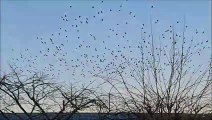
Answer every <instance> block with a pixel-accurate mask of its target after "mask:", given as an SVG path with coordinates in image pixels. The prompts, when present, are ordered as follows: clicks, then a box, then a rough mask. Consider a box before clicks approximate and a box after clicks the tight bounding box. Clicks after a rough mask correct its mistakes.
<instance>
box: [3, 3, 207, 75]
mask: <svg viewBox="0 0 212 120" xmlns="http://www.w3.org/2000/svg"><path fill="white" fill-rule="evenodd" d="M70 5H71V6H72V8H71V9H70V8H69V6H70ZM120 5H122V6H123V7H122V9H123V11H125V12H126V13H124V12H123V14H118V15H116V13H114V15H112V16H111V15H104V16H103V17H105V18H106V20H108V22H106V24H111V23H113V22H114V21H121V20H123V19H128V18H126V14H127V13H128V11H132V13H133V14H135V15H136V18H135V19H133V20H132V22H133V25H132V26H131V27H132V28H133V27H134V28H135V29H136V26H137V27H138V25H139V24H142V23H145V24H149V19H150V16H152V17H153V19H154V20H156V19H159V20H160V21H161V22H160V26H155V27H156V28H157V29H160V30H161V29H164V28H165V27H167V26H169V25H170V24H176V21H182V20H183V16H184V14H185V15H186V22H187V24H188V25H189V26H190V27H191V28H192V30H195V29H198V30H200V31H205V32H206V35H205V36H204V37H202V38H200V39H208V40H211V1H209V0H132V1H131V0H129V1H121V0H120V1H119V0H117V1H112V0H108V1H104V3H103V4H101V1H91V0H90V1H88V0H87V1H86V0H80V1H77V0H75V1H59V0H58V1H56V0H55V1H53V0H52V1H50V0H46V1H41V0H38V1H36V0H21V1H10V0H2V1H1V69H2V70H3V71H6V70H7V69H8V63H10V61H11V58H13V57H18V56H20V54H19V53H20V52H23V51H24V49H30V51H31V52H32V54H33V55H39V50H40V49H42V47H43V46H42V45H41V44H40V41H38V40H36V38H37V36H38V37H41V36H42V37H44V38H45V37H46V38H48V36H50V35H51V34H52V33H57V32H58V31H59V30H58V28H59V27H61V26H62V27H67V26H66V24H64V23H63V22H62V20H61V19H60V17H61V16H63V15H64V14H67V15H70V16H69V17H70V18H72V19H74V18H76V17H78V16H79V15H81V16H87V17H92V16H93V15H95V14H96V13H97V11H100V10H102V11H103V12H104V11H108V10H109V9H113V10H118V9H119V7H120ZM91 6H95V9H92V8H91ZM151 6H154V9H151ZM99 19H100V18H99ZM99 23H100V21H98V20H97V21H95V20H94V21H93V24H92V25H93V26H90V27H91V29H88V30H87V28H85V27H84V28H83V30H85V33H86V34H88V33H89V32H90V31H93V30H94V31H93V32H95V34H98V35H99V36H100V38H101V36H103V35H104V33H105V32H104V31H103V30H102V29H101V27H99V25H98V24H99ZM95 25H96V26H95ZM92 27H93V28H92ZM122 29H128V28H122ZM176 29H178V28H176ZM179 29H182V28H181V27H179ZM89 30H90V31H89ZM95 30H96V31H95ZM155 32H156V33H157V30H156V31H155ZM190 32H194V31H190ZM135 33H136V30H135ZM102 38H104V37H102ZM131 39H136V37H135V36H131ZM132 42H133V41H132ZM73 44H74V42H73ZM76 44H77V43H76ZM113 44H115V42H114V43H113V42H110V43H109V45H111V46H112V45H113ZM96 46H98V44H96ZM12 48H13V49H14V50H15V52H12V50H11V49H12ZM209 54H210V53H209V51H208V53H205V55H204V56H205V57H204V58H207V57H208V56H209ZM74 56H75V55H73V56H72V57H74ZM197 59H198V58H197ZM47 61H48V60H47ZM50 61H51V60H50ZM199 62H201V60H199ZM19 64H20V63H19ZM38 64H41V66H42V65H43V64H44V65H45V64H47V63H46V62H44V61H41V60H40V61H38Z"/></svg>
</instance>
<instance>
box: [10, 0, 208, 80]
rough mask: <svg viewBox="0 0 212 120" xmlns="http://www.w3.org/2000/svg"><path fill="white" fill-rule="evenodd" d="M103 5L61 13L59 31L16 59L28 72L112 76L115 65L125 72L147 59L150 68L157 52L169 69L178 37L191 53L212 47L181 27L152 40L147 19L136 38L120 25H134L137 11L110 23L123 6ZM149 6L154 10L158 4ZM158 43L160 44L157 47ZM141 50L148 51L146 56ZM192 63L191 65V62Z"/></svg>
mask: <svg viewBox="0 0 212 120" xmlns="http://www.w3.org/2000/svg"><path fill="white" fill-rule="evenodd" d="M100 4H101V5H103V4H104V1H100ZM98 8H99V7H98V6H93V5H92V6H90V8H89V9H91V10H95V11H97V12H95V13H94V14H93V15H91V16H83V15H77V16H75V17H74V16H71V15H69V14H64V15H63V16H61V17H60V18H61V22H62V25H61V27H59V28H58V32H56V33H52V34H51V35H49V37H37V38H36V40H37V41H40V43H39V44H41V46H42V48H41V49H40V50H38V54H36V55H35V54H33V55H32V54H31V52H30V49H25V50H24V52H23V53H21V54H20V57H19V58H13V60H14V62H19V64H22V65H23V64H24V65H25V66H23V68H22V70H27V71H29V72H31V71H37V70H41V71H44V72H48V73H49V74H51V75H52V76H54V77H55V76H60V75H63V73H66V72H67V73H68V76H72V77H70V78H75V77H76V78H80V77H84V78H86V77H88V76H89V75H95V74H99V73H106V74H107V75H108V76H110V75H113V73H114V70H112V69H113V68H116V69H122V70H123V71H124V69H126V68H129V69H130V67H133V68H134V67H135V68H139V67H140V65H141V63H142V62H144V63H145V65H146V67H145V70H148V69H149V68H150V67H151V64H152V61H153V55H155V59H154V60H155V61H156V63H160V64H162V65H163V66H165V67H164V69H165V68H167V69H168V67H169V66H170V61H168V60H167V59H169V55H170V51H169V50H170V47H173V46H171V45H173V44H171V43H173V37H174V39H175V41H174V44H175V45H176V47H177V46H178V48H179V49H181V45H182V44H185V45H184V46H185V48H186V47H187V48H188V49H186V50H185V53H186V52H187V53H188V54H187V56H192V54H196V53H197V54H198V55H201V52H202V51H204V50H206V49H209V46H207V43H208V42H209V41H208V40H199V41H197V42H196V41H195V40H193V39H191V40H188V39H187V38H186V37H184V38H183V33H177V32H176V33H177V34H176V33H175V32H174V31H173V26H169V27H168V28H167V29H166V30H165V31H161V34H160V41H165V42H164V43H163V44H162V45H157V44H152V40H154V41H156V40H158V39H157V38H154V39H153V35H152V33H151V32H149V31H150V30H148V28H147V29H146V26H148V25H146V24H143V23H140V25H138V28H140V29H139V30H138V31H140V34H138V35H137V38H138V39H136V38H134V37H133V34H132V31H133V30H132V29H129V30H128V29H121V30H120V28H121V27H125V28H130V26H132V24H135V23H134V22H133V19H136V16H135V13H134V12H133V11H128V14H127V15H126V17H128V18H126V20H125V19H124V20H121V21H115V22H113V24H110V25H108V24H107V23H108V22H107V20H108V19H106V18H104V16H109V17H110V16H111V14H116V17H117V18H118V17H119V15H120V14H123V12H122V10H123V9H124V5H123V4H121V5H119V6H118V7H117V9H114V8H113V9H112V8H108V9H107V10H105V9H101V8H100V9H101V10H97V9H98ZM149 8H150V9H154V8H155V6H150V7H149ZM68 9H69V10H70V11H73V9H75V7H74V6H73V5H70V6H68ZM111 19H116V18H111ZM128 19H129V20H128ZM159 23H160V21H159V20H158V19H156V20H154V21H153V22H152V24H159ZM180 23H181V21H176V24H177V25H178V24H180ZM95 25H96V26H95ZM98 26H100V27H98ZM185 28H186V29H187V28H188V26H187V25H186V26H185ZM87 29H88V30H87ZM153 29H154V28H153ZM86 30H87V31H86ZM92 31H94V32H92ZM194 34H196V35H200V34H201V35H204V34H205V32H204V31H202V32H199V31H198V30H196V31H195V32H194ZM182 40H183V42H182ZM158 41H159V40H158ZM156 43H157V42H156ZM158 43H159V42H158ZM153 45H155V46H154V47H153ZM13 51H14V50H13ZM153 51H154V53H153ZM177 54H180V53H176V55H177ZM142 55H144V58H143V61H142V59H141V58H142ZM161 59H162V60H161ZM165 59H166V60H165ZM189 62H190V63H191V66H192V65H193V64H192V61H189ZM37 66H40V67H37ZM129 66H130V67H129ZM39 68H42V69H39ZM134 70H135V69H134ZM125 72H126V73H125V74H126V75H130V74H131V76H132V74H133V72H132V71H131V72H129V71H125ZM79 76H80V77H79Z"/></svg>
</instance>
